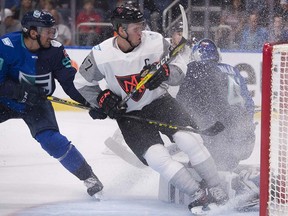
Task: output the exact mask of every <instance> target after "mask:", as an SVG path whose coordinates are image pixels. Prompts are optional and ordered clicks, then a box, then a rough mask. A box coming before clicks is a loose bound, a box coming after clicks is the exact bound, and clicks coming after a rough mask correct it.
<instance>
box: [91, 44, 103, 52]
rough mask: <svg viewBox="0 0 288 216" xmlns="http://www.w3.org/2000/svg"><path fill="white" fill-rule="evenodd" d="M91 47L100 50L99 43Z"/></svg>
mask: <svg viewBox="0 0 288 216" xmlns="http://www.w3.org/2000/svg"><path fill="white" fill-rule="evenodd" d="M92 49H93V50H100V51H101V47H100V45H99V44H98V45H96V46H94V47H93V48H92Z"/></svg>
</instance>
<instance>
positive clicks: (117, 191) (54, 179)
mask: <svg viewBox="0 0 288 216" xmlns="http://www.w3.org/2000/svg"><path fill="white" fill-rule="evenodd" d="M56 115H57V119H58V124H59V127H60V131H61V132H62V134H64V135H65V136H67V137H68V139H69V140H71V141H72V143H73V144H74V145H75V146H76V147H77V148H78V149H79V150H80V152H81V153H82V154H83V155H84V157H85V158H86V159H87V161H88V163H89V164H90V165H91V166H92V167H93V170H94V171H95V173H96V174H97V176H98V177H99V178H100V180H101V181H102V182H103V184H104V185H105V187H104V192H103V199H102V200H101V201H100V202H97V201H96V200H94V199H92V198H91V197H89V196H88V194H87V193H86V189H85V187H84V185H83V183H82V182H81V181H79V180H78V179H77V178H76V177H74V176H73V175H72V174H70V173H69V172H67V171H66V170H65V169H64V168H63V167H62V166H61V165H60V163H59V162H58V161H57V160H55V159H53V158H52V157H50V156H49V155H48V154H47V153H46V152H44V150H42V149H41V147H40V145H39V144H38V143H37V142H36V141H35V140H34V139H33V138H32V137H31V135H30V132H29V130H28V128H27V127H26V125H25V123H24V122H23V121H22V120H9V121H7V122H4V123H2V124H0V215H1V216H8V215H10V216H12V215H13V216H28V215H29V216H36V215H37V216H45V215H47V216H48V215H49V216H52V215H61V216H62V215H69V216H74V215H77V216H78V215H79V216H80V215H81V216H88V215H97V216H107V215H109V216H112V215H116V216H132V215H133V216H144V215H145V216H156V215H157V216H161V215H163V216H164V215H165V216H170V215H171V216H172V215H173V216H174V215H177V216H189V215H191V214H190V213H189V211H188V210H187V207H186V206H182V205H172V204H168V203H165V202H162V201H159V200H158V199H157V198H158V181H159V176H158V174H157V173H156V172H154V171H153V170H151V169H150V168H148V167H147V168H144V169H139V168H135V167H133V166H131V165H130V164H127V163H126V162H125V161H123V160H122V159H121V158H119V157H118V156H116V155H111V154H103V153H105V152H106V149H105V145H104V141H105V140H106V139H107V138H108V137H110V136H112V134H113V133H114V131H115V130H116V128H117V125H116V122H115V121H114V120H108V119H107V120H92V119H91V118H90V116H89V115H88V113H87V112H86V111H78V112H77V111H76V112H67V111H66V112H60V111H59V112H56ZM258 127H259V126H258ZM258 130H259V128H258ZM245 162H246V163H252V164H257V163H259V136H258V139H257V143H256V146H255V151H254V152H253V155H252V156H251V158H249V159H248V161H245ZM214 215H215V214H214ZM217 215H237V216H256V215H259V212H246V213H237V212H231V211H226V212H222V213H219V214H217Z"/></svg>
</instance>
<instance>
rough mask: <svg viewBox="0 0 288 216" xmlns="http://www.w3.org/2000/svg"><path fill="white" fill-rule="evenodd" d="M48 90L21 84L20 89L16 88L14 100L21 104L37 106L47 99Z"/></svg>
mask: <svg viewBox="0 0 288 216" xmlns="http://www.w3.org/2000/svg"><path fill="white" fill-rule="evenodd" d="M46 97H47V95H46V90H45V89H44V88H41V87H37V86H34V85H29V84H27V83H21V85H20V86H19V88H15V90H14V93H13V96H12V98H13V99H16V100H17V101H18V102H20V103H26V104H27V105H29V106H35V105H37V104H40V103H42V102H43V101H44V100H45V99H46Z"/></svg>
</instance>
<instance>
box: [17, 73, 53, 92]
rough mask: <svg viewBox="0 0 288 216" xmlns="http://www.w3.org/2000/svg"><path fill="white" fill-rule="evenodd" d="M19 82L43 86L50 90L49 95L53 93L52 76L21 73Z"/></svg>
mask: <svg viewBox="0 0 288 216" xmlns="http://www.w3.org/2000/svg"><path fill="white" fill-rule="evenodd" d="M19 82H20V83H21V82H26V83H28V84H30V85H37V86H41V87H42V88H44V89H46V90H48V93H47V94H50V93H52V74H51V73H48V74H44V75H30V74H25V73H24V72H21V71H20V72H19Z"/></svg>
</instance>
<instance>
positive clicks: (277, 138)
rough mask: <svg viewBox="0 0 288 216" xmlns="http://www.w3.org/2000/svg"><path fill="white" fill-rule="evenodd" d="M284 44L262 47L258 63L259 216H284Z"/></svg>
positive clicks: (287, 197)
mask: <svg viewBox="0 0 288 216" xmlns="http://www.w3.org/2000/svg"><path fill="white" fill-rule="evenodd" d="M287 150H288V44H287V43H286V44H272V43H266V44H265V45H264V47H263V62H262V104H261V175H260V216H268V215H269V216H276V215H277V216H282V215H288V170H287V169H288V158H287V157H288V154H287Z"/></svg>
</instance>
